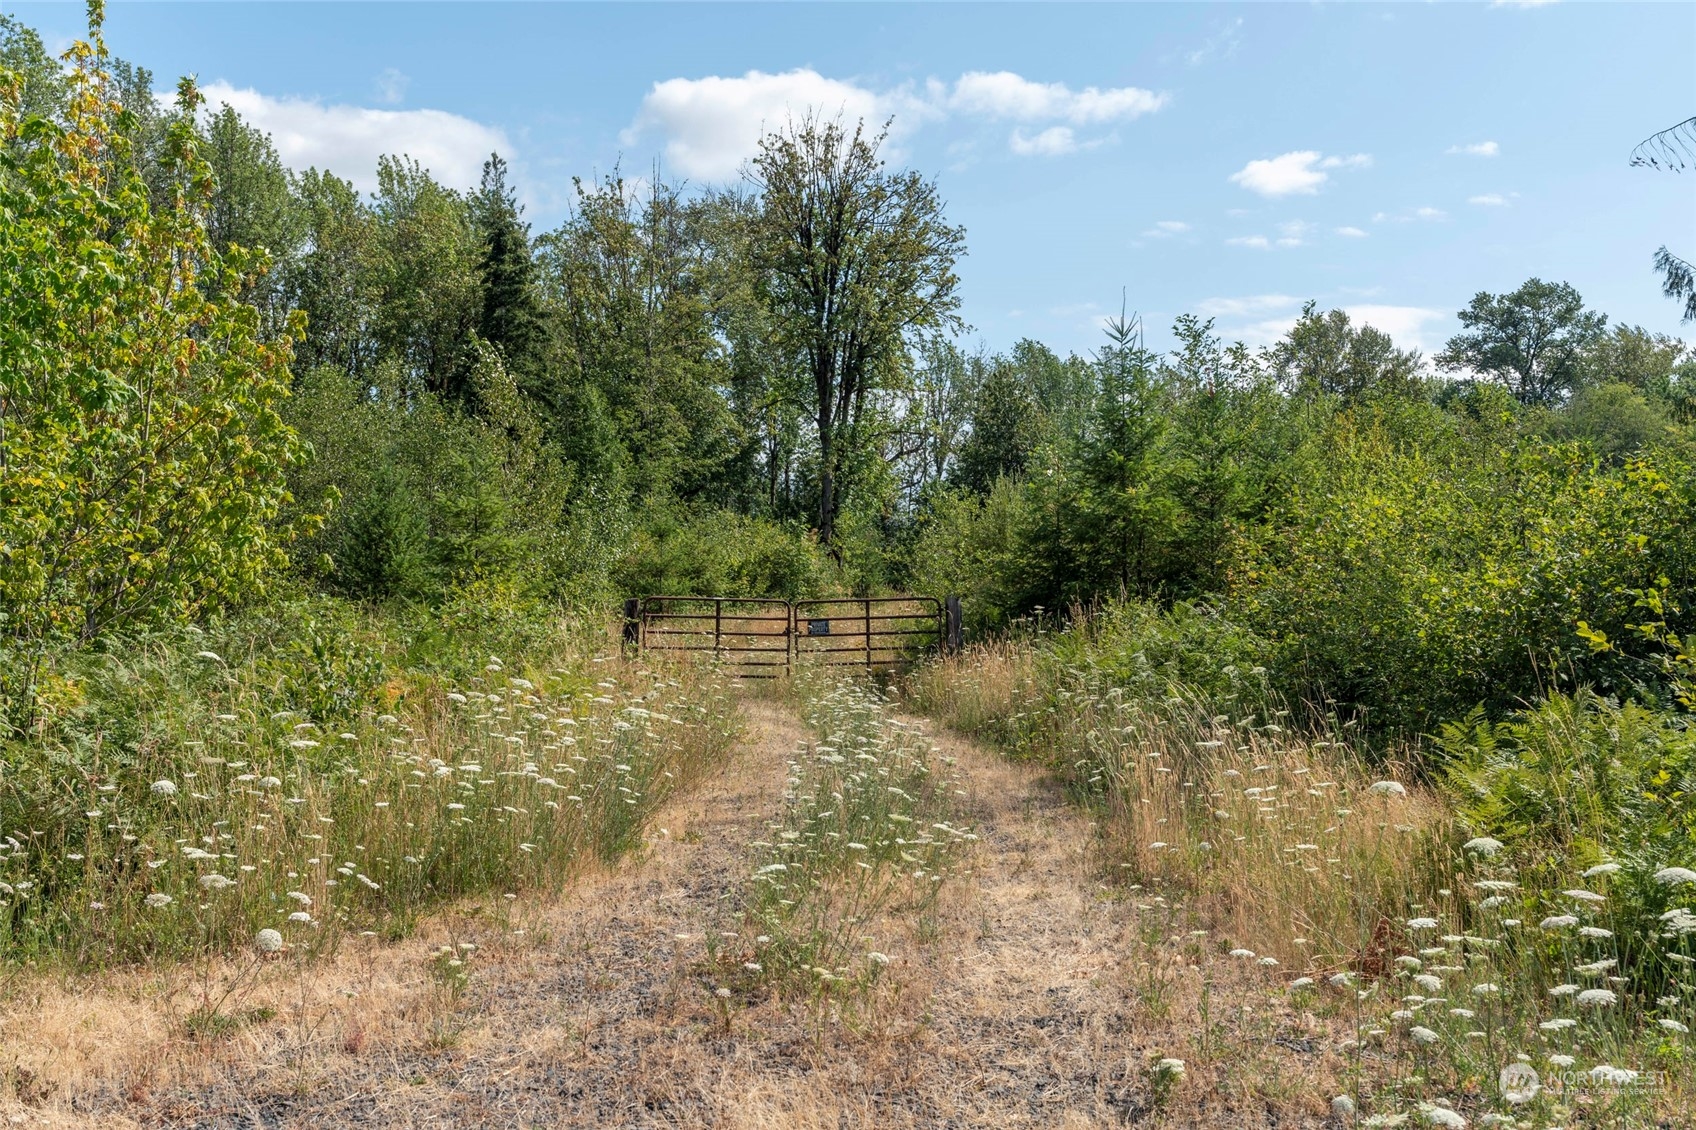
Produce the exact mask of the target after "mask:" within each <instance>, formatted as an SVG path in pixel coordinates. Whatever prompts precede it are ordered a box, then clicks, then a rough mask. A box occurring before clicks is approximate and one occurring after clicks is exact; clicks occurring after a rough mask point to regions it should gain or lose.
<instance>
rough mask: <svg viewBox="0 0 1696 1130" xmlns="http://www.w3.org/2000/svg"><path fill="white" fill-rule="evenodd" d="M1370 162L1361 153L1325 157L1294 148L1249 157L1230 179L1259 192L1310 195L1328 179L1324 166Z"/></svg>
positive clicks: (1353, 166)
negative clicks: (1250, 158)
mask: <svg viewBox="0 0 1696 1130" xmlns="http://www.w3.org/2000/svg"><path fill="white" fill-rule="evenodd" d="M1370 164H1372V158H1371V157H1370V156H1368V155H1367V154H1365V153H1356V154H1354V155H1353V156H1351V157H1325V156H1323V155H1321V154H1320V153H1319V152H1318V151H1317V150H1313V149H1298V150H1296V151H1295V152H1293V153H1285V154H1283V155H1281V156H1278V157H1267V158H1263V159H1261V160H1257V161H1250V162H1249V163H1248V164H1246V165H1244V166H1243V167H1242V168H1241V169H1240V170H1238V171H1237V172H1234V173H1232V174H1231V180H1232V181H1233V182H1235V183H1236V184H1239V185H1241V186H1242V187H1244V188H1246V189H1248V190H1249V191H1250V192H1258V193H1259V194H1260V195H1262V196H1290V195H1292V194H1296V193H1303V194H1308V195H1311V194H1312V193H1315V192H1318V191H1319V186H1320V185H1322V184H1324V183H1325V182H1326V181H1327V180H1329V179H1330V174H1329V173H1328V172H1327V170H1330V169H1356V168H1364V167H1365V166H1367V165H1370Z"/></svg>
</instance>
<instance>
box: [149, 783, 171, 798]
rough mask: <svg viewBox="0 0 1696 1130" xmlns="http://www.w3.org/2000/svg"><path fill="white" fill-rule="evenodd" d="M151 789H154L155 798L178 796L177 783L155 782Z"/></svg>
mask: <svg viewBox="0 0 1696 1130" xmlns="http://www.w3.org/2000/svg"><path fill="white" fill-rule="evenodd" d="M151 788H152V789H153V795H154V796H176V795H177V783H176V782H175V781H163V780H161V781H155V782H153V784H152V786H151Z"/></svg>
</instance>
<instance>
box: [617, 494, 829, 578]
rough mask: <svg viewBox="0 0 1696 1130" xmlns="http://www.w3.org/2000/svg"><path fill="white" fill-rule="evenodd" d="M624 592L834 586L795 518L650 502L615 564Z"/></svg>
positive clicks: (821, 553) (821, 556) (821, 558)
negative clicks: (785, 519) (777, 518)
mask: <svg viewBox="0 0 1696 1130" xmlns="http://www.w3.org/2000/svg"><path fill="white" fill-rule="evenodd" d="M613 577H614V581H613V583H614V585H615V586H616V587H617V589H618V590H619V592H620V593H622V594H623V595H626V596H649V595H655V594H665V595H675V596H737V597H770V598H775V599H781V600H796V599H800V598H804V597H815V596H823V595H825V594H827V593H829V592H831V591H833V590H834V589H835V588H836V587H837V579H836V576H835V571H834V569H833V567H832V565H831V563H830V560H829V558H828V557H827V556H826V554H825V552H824V551H823V549H822V548H820V546H819V544H818V541H817V539H816V538H815V537H814V536H813V534H812V533H811V532H810V531H808V530H806V529H805V528H803V527H802V526H800V525H798V524H791V523H785V522H777V521H773V520H771V519H766V518H755V517H748V516H746V515H742V514H736V513H734V512H731V511H728V510H698V511H697V510H687V509H669V508H664V507H660V506H657V505H653V506H650V507H649V508H648V511H647V514H646V515H645V519H644V521H643V522H642V523H641V524H640V525H639V526H637V528H636V529H635V531H634V535H633V536H632V538H631V540H630V543H629V544H628V546H627V547H626V548H625V551H624V553H623V555H622V557H621V558H620V560H619V562H618V563H617V566H616V568H615V571H614V574H613Z"/></svg>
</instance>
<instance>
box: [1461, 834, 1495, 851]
mask: <svg viewBox="0 0 1696 1130" xmlns="http://www.w3.org/2000/svg"><path fill="white" fill-rule="evenodd" d="M1502 846H1503V845H1502V841H1500V840H1496V839H1491V838H1490V837H1489V836H1479V837H1478V838H1477V839H1472V840H1468V841H1466V844H1465V850H1467V851H1470V852H1475V853H1476V854H1478V855H1495V854H1496V853H1497V852H1499V851H1501V850H1502Z"/></svg>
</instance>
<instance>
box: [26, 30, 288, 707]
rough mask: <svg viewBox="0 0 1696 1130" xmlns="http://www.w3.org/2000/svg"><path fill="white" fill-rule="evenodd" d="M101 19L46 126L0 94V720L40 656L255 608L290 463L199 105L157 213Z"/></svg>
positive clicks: (281, 389)
mask: <svg viewBox="0 0 1696 1130" xmlns="http://www.w3.org/2000/svg"><path fill="white" fill-rule="evenodd" d="M100 18H101V9H100V5H99V4H98V3H96V4H91V5H90V11H89V22H90V37H89V42H84V43H78V44H76V45H75V46H74V47H73V48H72V49H71V51H70V52H69V56H68V57H69V59H70V60H71V62H72V64H73V68H72V70H71V72H70V74H69V75H68V76H67V83H68V86H69V96H68V99H67V107H66V115H65V121H64V122H63V123H62V124H60V123H51V122H48V121H46V120H44V119H42V118H40V117H26V116H25V115H24V114H22V113H21V108H20V105H19V99H18V98H17V92H16V86H15V85H14V86H13V87H12V90H11V91H10V92H8V93H7V94H5V95H0V216H4V217H5V221H4V222H3V223H0V294H5V295H6V296H7V298H6V306H5V316H4V317H3V318H0V615H3V617H4V627H5V633H4V635H3V636H0V710H4V708H6V707H12V708H17V707H20V706H21V707H22V708H23V713H24V714H26V715H27V714H28V712H29V710H30V706H31V687H32V683H33V680H34V676H35V672H36V670H37V669H38V667H39V664H40V662H41V657H42V655H43V653H44V650H45V648H46V647H47V646H48V645H49V644H50V643H51V642H53V641H54V640H55V639H57V638H62V637H66V636H69V637H72V638H78V637H80V639H81V640H83V641H85V642H86V641H88V640H91V639H94V638H96V637H98V636H100V635H101V634H102V633H105V632H108V631H110V630H113V629H114V628H117V627H119V626H122V625H126V624H135V623H138V622H145V621H146V620H148V619H150V618H155V617H169V616H174V615H181V614H183V613H185V612H193V611H195V610H197V609H199V608H202V607H204V606H206V605H207V604H209V603H211V602H214V601H217V600H219V599H221V598H225V597H234V596H237V595H251V594H253V593H255V592H257V591H260V590H261V589H262V586H263V582H264V580H265V579H266V576H267V574H268V572H269V571H270V569H271V568H273V567H274V566H276V565H278V564H280V562H281V560H282V546H283V544H285V543H286V542H287V541H288V539H289V536H290V531H289V530H288V529H287V527H286V526H285V525H282V524H279V523H278V522H277V521H276V519H277V516H278V512H279V509H280V508H281V507H282V506H283V505H284V503H285V502H286V501H287V499H288V493H287V489H286V482H285V475H286V473H287V471H288V469H289V468H290V467H291V465H294V464H296V463H298V462H299V461H300V460H301V459H302V458H303V457H304V455H305V452H304V450H303V448H302V446H301V444H300V443H299V441H298V439H297V437H296V435H295V433H294V432H293V431H292V430H290V429H289V428H288V427H287V426H286V425H285V424H284V423H283V421H282V418H281V416H280V415H279V413H278V407H279V405H280V404H281V403H282V402H283V400H284V399H285V398H286V397H287V395H288V384H289V378H288V359H289V337H288V333H287V331H285V333H284V334H283V335H280V336H277V337H268V336H266V335H263V334H261V333H260V332H259V328H258V324H257V319H256V318H255V317H254V314H253V311H252V309H251V308H249V307H246V306H243V305H241V304H239V303H238V302H236V301H235V300H234V299H233V298H231V297H229V295H230V293H231V291H232V290H233V289H234V285H233V284H234V281H235V280H236V279H239V278H240V277H241V275H242V272H243V265H242V264H241V263H240V262H239V260H240V259H241V256H240V255H234V256H231V259H232V260H235V261H233V262H226V261H225V258H224V257H223V256H220V255H219V253H218V251H217V250H216V249H215V248H213V247H212V246H211V245H210V244H208V242H207V240H206V234H205V231H206V228H205V225H206V213H205V205H206V201H207V199H208V198H209V197H210V195H211V192H212V177H211V171H210V169H208V168H207V166H206V164H205V162H204V160H203V159H202V158H201V157H200V155H199V153H198V151H197V141H198V138H197V136H196V132H195V128H194V120H195V111H196V109H197V107H198V106H199V102H200V95H199V92H198V91H196V90H195V88H194V84H193V83H192V82H191V81H189V80H187V79H185V80H183V82H182V83H181V85H180V86H179V88H178V98H177V107H176V111H175V112H174V113H173V114H171V115H169V116H168V117H167V118H166V122H165V124H166V129H165V135H164V136H165V148H164V149H163V150H162V152H163V154H164V156H165V158H166V159H167V161H168V165H167V166H166V167H167V169H168V174H169V176H168V179H167V180H166V181H165V182H163V183H164V184H165V185H166V186H167V187H168V188H169V189H170V193H169V197H168V199H169V201H170V203H169V205H168V206H167V207H166V208H164V209H156V208H153V207H151V206H150V205H149V203H148V192H147V189H146V186H144V185H143V183H142V178H141V174H140V172H139V171H138V170H137V169H136V167H135V166H134V165H133V164H132V163H130V161H129V159H128V156H129V155H128V153H127V152H126V150H127V148H128V139H127V138H126V137H124V136H123V134H122V133H121V132H119V130H118V129H116V128H115V127H116V123H114V121H113V115H112V114H111V113H110V107H111V104H112V101H113V89H112V82H111V79H110V76H109V75H108V73H107V69H106V68H107V63H108V59H107V55H106V51H105V47H104V45H103V44H102V42H101V39H100ZM12 142H21V144H12ZM288 328H289V329H291V330H292V329H294V328H297V326H291V327H288ZM3 721H4V719H3V718H0V723H3Z"/></svg>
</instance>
